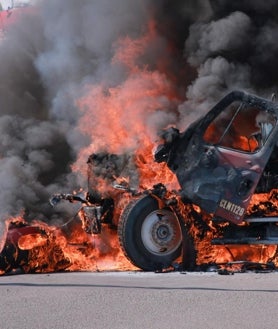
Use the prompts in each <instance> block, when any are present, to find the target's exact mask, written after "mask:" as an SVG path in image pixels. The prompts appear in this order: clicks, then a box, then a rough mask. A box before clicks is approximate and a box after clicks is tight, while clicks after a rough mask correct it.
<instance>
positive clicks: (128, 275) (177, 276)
mask: <svg viewBox="0 0 278 329" xmlns="http://www.w3.org/2000/svg"><path fill="white" fill-rule="evenodd" d="M0 298H1V320H0V328H1V329H17V328H18V329H25V328H26V329H27V328H28V329H35V328H36V329H46V328H47V329H54V328H57V329H63V328H65V329H71V328H72V329H73V328H74V329H79V328H80V329H81V328H82V329H87V328H88V329H93V328H94V329H102V328H109V329H110V328H114V329H116V328H117V329H118V328H121V329H122V328H127V329H137V328H140V329H145V328H148V329H150V328H152V329H153V328H154V329H156V328H159V329H164V328H165V329H166V328H167V329H172V328H190V329H191V328H192V329H200V328H206V329H212V328H213V329H218V328H219V329H223V328H224V329H229V328H238V329H245V328H250V329H256V328H260V329H268V328H277V327H278V319H277V309H278V273H264V274H262V273H261V274H256V273H244V274H234V275H219V274H217V273H186V274H183V273H178V272H175V273H161V274H155V273H139V272H116V273H112V272H106V273H104V272H99V273H55V274H37V275H12V276H3V277H0Z"/></svg>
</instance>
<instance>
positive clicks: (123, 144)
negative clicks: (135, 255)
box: [0, 20, 277, 273]
mask: <svg viewBox="0 0 278 329" xmlns="http://www.w3.org/2000/svg"><path fill="white" fill-rule="evenodd" d="M164 43H165V40H162V39H161V38H160V37H159V34H158V32H157V29H156V24H155V22H154V21H153V20H151V21H150V22H149V24H148V27H147V29H146V31H145V32H144V33H143V34H142V35H141V36H139V37H138V38H131V37H129V36H127V37H125V38H121V39H120V40H117V42H116V43H115V44H114V48H113V49H114V56H113V58H112V61H111V63H110V64H111V65H112V66H113V67H115V68H117V69H119V70H123V71H124V72H125V78H124V79H122V80H121V81H117V82H114V83H113V84H109V83H108V82H101V83H91V84H88V85H87V86H86V89H85V91H84V94H83V95H82V97H80V98H79V99H77V100H76V104H77V106H78V108H79V111H80V118H79V121H78V123H77V127H76V131H77V132H78V133H81V134H82V135H83V136H84V137H86V138H87V140H88V144H87V146H86V147H84V148H83V149H81V150H80V152H79V154H78V156H77V160H76V162H75V163H74V164H73V165H72V170H73V171H75V172H78V173H81V175H83V176H84V177H86V175H87V164H86V160H87V159H88V157H89V156H90V155H91V154H93V153H96V152H108V153H114V154H132V155H133V156H134V163H135V168H136V169H135V170H136V174H138V177H139V179H138V189H141V190H142V189H148V188H151V187H152V186H153V184H154V183H157V182H161V183H163V184H165V185H166V186H167V187H168V188H169V190H175V189H179V185H178V183H177V179H176V177H175V175H174V174H173V173H172V172H171V171H170V170H169V169H168V168H167V165H166V164H165V163H154V161H153V154H152V151H153V148H154V142H155V139H156V135H157V131H158V130H159V129H160V128H164V127H165V125H167V124H168V123H169V121H171V120H173V121H174V119H175V114H173V112H172V113H171V115H170V114H169V113H167V109H169V108H171V109H173V108H175V107H176V106H177V105H178V104H179V103H180V102H182V101H183V99H182V96H181V95H180V91H179V90H180V89H179V88H177V87H176V86H175V83H174V81H173V80H174V79H173V77H172V74H171V72H167V70H166V68H167V65H165V57H166V56H161V57H159V60H157V61H153V63H152V64H151V65H146V64H145V63H144V60H143V59H144V56H145V54H147V53H148V52H150V50H151V49H153V45H154V44H156V45H159V47H158V48H160V49H162V48H163V47H164V48H166V49H168V47H170V45H165V44H164ZM157 55H158V54H157ZM166 116H167V118H166ZM165 118H166V119H165ZM211 128H212V127H211ZM208 132H209V135H210V136H207V138H208V139H210V140H213V138H214V135H213V133H214V132H215V131H214V130H213V129H209V130H208ZM247 142H248V141H247ZM247 142H246V141H244V140H243V139H241V140H240V141H239V143H240V145H243V144H244V143H247ZM246 145H247V144H246ZM247 146H248V145H247ZM247 146H244V148H247ZM248 147H249V146H248ZM252 147H254V146H252ZM242 148H243V147H242ZM123 182H125V183H126V184H127V185H128V184H129V183H130V182H129V178H126V177H122V178H121V182H120V183H123ZM125 183H124V184H125ZM97 188H98V190H99V191H101V192H107V193H108V192H109V193H110V192H111V191H110V190H109V188H110V187H108V185H107V183H106V182H105V181H103V180H101V179H99V180H98V181H97ZM114 198H115V200H116V205H117V208H116V209H115V212H116V214H115V216H116V217H119V216H120V214H121V211H122V210H123V209H124V207H125V206H126V205H127V203H128V202H129V200H130V196H129V195H128V194H126V193H125V192H117V193H116V194H114ZM254 198H256V200H255V199H254V200H253V201H254V203H251V206H250V207H251V208H252V207H253V209H254V207H259V209H263V207H266V202H267V200H269V195H256V196H255V197H254ZM274 199H275V198H272V199H271V200H272V201H273V202H277V201H274ZM264 200H265V201H264ZM276 200H277V199H276ZM258 204H260V205H259V206H257V205H258ZM276 207H277V205H276ZM181 208H182V209H183V215H184V217H185V218H188V217H190V216H193V217H194V216H197V215H198V214H199V215H202V216H203V217H207V218H206V224H207V225H208V226H210V227H212V228H213V226H212V223H211V218H210V217H209V216H207V215H205V214H202V213H201V211H200V209H197V208H195V209H193V210H194V211H192V209H189V208H188V207H187V206H181ZM251 208H250V209H251ZM276 210H277V209H276ZM23 217H24V216H22V217H18V218H13V219H9V220H8V221H7V230H6V235H5V237H4V240H5V241H6V242H8V244H6V246H8V247H7V248H10V249H9V250H6V249H5V246H4V249H3V250H2V258H0V264H1V268H4V272H8V271H9V270H11V269H13V264H12V262H14V263H16V264H17V265H18V267H21V268H22V269H23V270H24V272H26V273H33V272H36V273H37V272H39V273H41V272H53V271H104V270H136V269H137V268H136V267H134V266H133V265H132V264H130V263H129V261H128V260H127V259H126V258H125V256H124V255H123V253H122V251H121V249H120V246H119V242H118V238H117V232H116V231H115V230H113V229H112V228H110V227H109V226H107V227H105V228H104V230H103V231H102V233H101V235H94V234H87V233H86V232H85V231H84V227H86V222H85V220H83V221H82V222H81V221H77V220H75V219H74V220H72V221H70V222H69V223H66V224H64V225H62V226H59V227H58V226H50V225H47V224H45V223H43V222H39V221H33V222H32V223H31V224H30V223H27V222H25V220H24V219H23ZM82 226H83V228H82ZM191 230H192V232H191V233H192V234H193V235H194V237H195V238H196V249H197V250H198V259H197V264H198V265H201V264H203V263H209V262H216V263H221V262H228V261H232V260H237V259H243V258H251V259H254V260H257V261H264V262H266V261H268V260H269V259H274V257H275V256H276V247H275V246H269V247H265V246H262V247H257V246H254V248H251V251H250V247H249V246H248V247H246V248H245V247H242V246H240V247H239V246H235V247H223V246H212V245H211V243H210V241H211V235H210V233H204V234H203V235H202V236H200V231H199V230H197V229H196V228H195V227H192V228H191ZM4 240H3V241H4ZM247 249H248V250H247ZM208 255H210V256H208Z"/></svg>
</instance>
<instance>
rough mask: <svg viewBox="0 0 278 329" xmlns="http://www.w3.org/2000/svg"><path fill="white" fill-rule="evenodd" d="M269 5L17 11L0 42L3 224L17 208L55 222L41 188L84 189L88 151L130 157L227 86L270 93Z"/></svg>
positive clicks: (147, 0)
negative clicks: (129, 155)
mask: <svg viewBox="0 0 278 329" xmlns="http://www.w3.org/2000/svg"><path fill="white" fill-rule="evenodd" d="M277 7H278V4H277V2H275V1H268V2H267V3H266V2H264V3H263V5H262V3H261V1H259V0H256V1H252V2H251V3H250V1H232V2H231V1H228V0H227V1H226V0H223V1H222V0H221V1H217V0H211V1H205V0H203V1H201V0H200V1H191V0H188V1H170V0H168V1H167V0H164V1H151V0H143V1H137V0H115V1H113V2H111V1H108V0H82V1H78V0H42V1H39V2H37V5H35V6H33V7H32V8H31V7H30V8H29V10H26V12H25V13H24V15H21V16H20V18H19V19H17V21H16V22H15V23H14V24H11V25H10V26H9V27H8V28H7V29H6V31H5V37H4V39H3V40H1V41H0V59H1V65H0V111H1V114H0V218H1V224H2V226H3V223H4V221H5V219H7V218H9V217H10V216H16V215H17V214H19V213H21V212H22V211H24V212H25V213H24V216H25V218H26V219H28V220H32V219H41V220H46V221H50V220H51V219H55V215H54V214H53V213H52V209H51V207H50V206H49V204H48V198H49V196H50V195H51V194H53V193H56V192H57V191H58V192H67V191H72V190H73V189H74V188H79V187H80V188H85V189H86V177H85V176H84V175H83V172H82V166H83V165H85V164H86V161H87V157H88V156H89V155H90V154H91V153H92V152H95V151H108V152H115V153H121V152H128V153H133V152H135V151H136V149H137V148H138V147H139V145H142V144H143V141H144V139H145V138H146V137H147V138H148V139H150V140H152V141H154V140H155V139H156V136H157V133H158V131H159V130H160V129H162V128H165V127H166V126H168V125H170V124H171V125H176V126H177V127H178V128H180V129H184V128H186V127H187V126H188V125H189V124H190V123H191V122H192V121H193V120H194V119H196V118H197V117H199V116H200V115H201V114H203V113H205V112H206V111H207V110H208V109H209V108H210V106H211V105H212V104H213V103H214V102H215V101H216V100H217V99H218V98H219V97H220V96H222V95H223V94H225V93H227V92H228V91H230V90H232V89H234V88H237V89H245V90H248V91H251V92H255V93H259V94H260V95H262V96H267V97H268V96H269V95H270V94H271V93H272V92H275V91H276V86H277V79H278V78H277V77H278V76H277V74H276V71H275V68H276V67H277V66H278V65H277V64H278V63H277V61H278V46H277V36H278V25H277V21H278V17H277V14H276V13H277V12H278V10H277V9H278V8H277ZM12 15H13V13H12ZM107 140H108V141H109V140H110V141H111V143H110V144H109V143H107ZM112 141H113V143H112ZM112 144H113V146H112Z"/></svg>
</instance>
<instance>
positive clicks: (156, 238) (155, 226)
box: [141, 209, 182, 256]
mask: <svg viewBox="0 0 278 329" xmlns="http://www.w3.org/2000/svg"><path fill="white" fill-rule="evenodd" d="M141 238H142V242H143V245H144V247H145V248H146V249H147V250H148V251H149V252H150V253H152V254H155V255H160V256H166V255H169V254H171V253H173V252H174V251H175V250H177V249H178V248H179V246H180V244H181V241H182V232H181V228H180V224H179V221H178V219H177V217H176V216H175V214H174V213H173V212H171V211H169V210H165V209H161V210H155V211H153V212H152V213H150V214H149V215H148V216H147V217H146V218H145V219H144V222H143V225H142V228H141Z"/></svg>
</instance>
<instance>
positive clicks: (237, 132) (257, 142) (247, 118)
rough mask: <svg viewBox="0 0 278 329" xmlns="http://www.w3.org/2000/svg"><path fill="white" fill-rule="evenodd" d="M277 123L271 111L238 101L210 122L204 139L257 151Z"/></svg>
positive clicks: (247, 150)
mask: <svg viewBox="0 0 278 329" xmlns="http://www.w3.org/2000/svg"><path fill="white" fill-rule="evenodd" d="M275 124H276V120H275V118H274V117H273V116H272V115H271V114H270V113H267V112H265V111H262V110H260V109H258V108H255V107H252V106H249V105H247V104H245V103H242V102H239V101H236V102H233V103H231V104H230V105H229V106H228V107H227V108H226V109H224V110H223V111H222V112H221V113H220V114H219V115H218V116H217V117H216V118H215V119H214V120H213V121H212V122H211V123H210V124H209V126H208V127H207V129H206V131H205V133H204V140H205V142H207V143H209V144H213V145H218V146H222V147H227V148H232V149H236V150H240V151H245V152H256V151H257V150H259V149H260V148H261V147H262V146H263V145H264V144H265V142H266V140H267V138H268V136H269V135H270V133H271V131H272V129H273V128H274V126H275Z"/></svg>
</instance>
